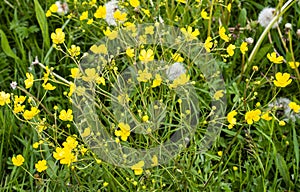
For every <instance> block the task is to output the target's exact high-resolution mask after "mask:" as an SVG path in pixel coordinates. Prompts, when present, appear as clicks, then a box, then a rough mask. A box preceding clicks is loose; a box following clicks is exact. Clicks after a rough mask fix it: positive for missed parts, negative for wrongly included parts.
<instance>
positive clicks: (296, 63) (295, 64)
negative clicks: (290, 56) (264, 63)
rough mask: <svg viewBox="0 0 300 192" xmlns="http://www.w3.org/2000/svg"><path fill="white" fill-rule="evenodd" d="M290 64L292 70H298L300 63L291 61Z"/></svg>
mask: <svg viewBox="0 0 300 192" xmlns="http://www.w3.org/2000/svg"><path fill="white" fill-rule="evenodd" d="M288 63H289V66H290V67H291V68H292V69H296V68H298V67H299V65H300V63H299V62H297V61H296V62H294V61H290V62H288Z"/></svg>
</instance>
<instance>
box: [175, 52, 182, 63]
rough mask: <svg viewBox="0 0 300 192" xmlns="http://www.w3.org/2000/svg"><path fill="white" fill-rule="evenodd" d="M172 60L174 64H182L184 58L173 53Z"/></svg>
mask: <svg viewBox="0 0 300 192" xmlns="http://www.w3.org/2000/svg"><path fill="white" fill-rule="evenodd" d="M172 59H173V60H174V61H176V62H180V63H181V62H183V61H184V58H183V57H181V55H180V54H179V53H174V54H172Z"/></svg>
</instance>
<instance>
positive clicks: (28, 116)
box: [23, 107, 40, 120]
mask: <svg viewBox="0 0 300 192" xmlns="http://www.w3.org/2000/svg"><path fill="white" fill-rule="evenodd" d="M39 112H40V110H38V108H36V107H31V110H30V111H29V110H25V112H24V113H23V117H24V119H25V120H30V119H32V118H33V117H35V116H36V115H37V114H38V113H39Z"/></svg>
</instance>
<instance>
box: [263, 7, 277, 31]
mask: <svg viewBox="0 0 300 192" xmlns="http://www.w3.org/2000/svg"><path fill="white" fill-rule="evenodd" d="M275 12H276V9H275V8H272V7H266V8H264V9H263V10H262V11H261V12H260V13H259V15H258V20H257V21H258V23H259V24H260V25H261V26H262V27H267V26H268V25H269V23H270V22H271V20H272V19H273V18H274V17H275V16H276V14H275ZM281 20H282V18H281V17H280V18H279V19H278V21H277V22H275V23H274V25H273V27H272V28H276V27H277V26H278V24H279V23H280V22H281Z"/></svg>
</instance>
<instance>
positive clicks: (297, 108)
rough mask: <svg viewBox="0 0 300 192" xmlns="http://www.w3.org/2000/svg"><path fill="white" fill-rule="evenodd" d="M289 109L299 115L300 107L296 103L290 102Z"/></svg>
mask: <svg viewBox="0 0 300 192" xmlns="http://www.w3.org/2000/svg"><path fill="white" fill-rule="evenodd" d="M289 107H290V108H291V109H292V110H293V111H294V112H295V113H299V112H300V105H297V103H295V102H290V103H289Z"/></svg>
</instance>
